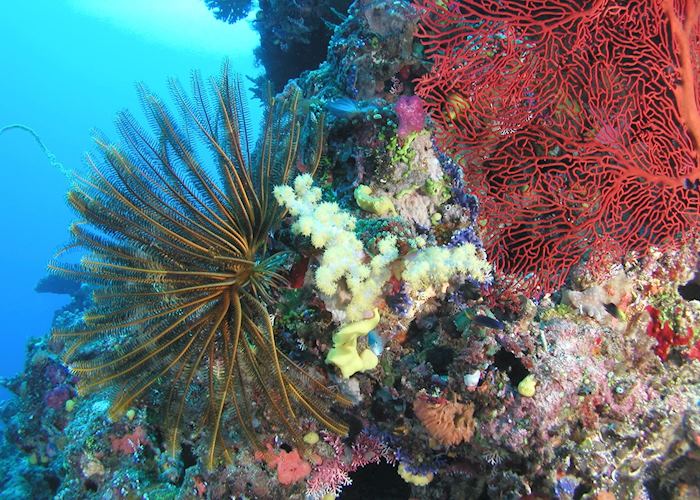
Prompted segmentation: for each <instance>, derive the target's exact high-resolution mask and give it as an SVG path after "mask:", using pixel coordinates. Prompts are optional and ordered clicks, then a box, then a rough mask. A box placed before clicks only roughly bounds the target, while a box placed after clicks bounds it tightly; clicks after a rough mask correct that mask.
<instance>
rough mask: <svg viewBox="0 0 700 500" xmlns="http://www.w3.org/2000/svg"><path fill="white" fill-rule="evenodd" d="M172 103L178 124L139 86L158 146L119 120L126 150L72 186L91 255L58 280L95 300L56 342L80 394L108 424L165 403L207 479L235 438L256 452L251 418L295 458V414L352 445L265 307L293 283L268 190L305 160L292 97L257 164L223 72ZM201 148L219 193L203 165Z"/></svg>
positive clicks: (75, 229) (271, 116) (104, 149)
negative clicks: (204, 451) (196, 429)
mask: <svg viewBox="0 0 700 500" xmlns="http://www.w3.org/2000/svg"><path fill="white" fill-rule="evenodd" d="M171 90H172V96H173V100H174V102H175V103H176V104H177V106H178V108H179V109H178V111H179V112H180V116H181V121H180V122H178V121H176V120H175V119H174V117H173V115H172V114H171V113H170V111H169V110H168V109H167V108H166V107H165V106H164V105H163V104H162V103H161V101H160V100H159V99H158V98H157V97H156V96H154V95H153V94H151V93H150V92H148V90H146V89H145V88H143V87H142V88H141V89H140V94H141V98H142V101H143V103H144V107H145V110H146V113H147V115H148V118H149V120H150V122H151V123H152V124H153V128H154V135H155V136H154V137H150V136H149V135H148V133H147V132H146V131H145V130H144V129H143V128H142V127H141V126H140V125H139V124H137V122H136V121H135V120H134V118H133V117H132V116H131V115H129V114H127V113H123V114H122V115H121V116H120V118H119V121H118V123H117V125H118V128H119V131H120V132H121V136H122V138H123V140H124V142H123V144H122V145H121V146H113V145H110V144H108V143H106V142H105V141H104V140H102V139H98V140H97V144H98V146H99V148H100V153H101V156H102V161H99V162H98V161H96V160H93V159H92V158H90V157H88V163H89V165H90V166H91V167H92V170H93V172H92V176H91V177H89V178H83V177H80V176H78V175H76V176H75V179H76V186H75V187H74V188H73V189H72V190H71V191H70V192H69V194H68V200H69V202H70V204H71V205H72V206H73V208H74V209H75V210H76V211H77V212H78V214H80V216H82V217H83V218H84V222H81V223H76V224H74V225H73V226H72V228H71V232H72V234H73V238H74V242H73V244H72V245H71V246H79V247H83V248H86V249H88V250H89V251H90V253H89V254H88V256H86V257H84V258H83V259H82V261H81V263H80V265H70V264H52V265H51V266H50V267H51V268H52V269H53V270H54V271H56V272H58V273H60V274H64V275H67V276H70V277H73V278H78V279H81V280H83V281H86V282H88V283H91V284H93V285H96V287H97V288H96V291H95V293H94V302H95V304H94V307H93V308H92V310H91V311H90V312H89V314H87V315H86V316H85V318H84V324H83V325H80V326H79V327H77V328H76V329H75V330H73V331H56V332H54V335H55V337H58V338H61V339H64V340H65V341H66V342H67V350H66V352H65V358H66V360H67V361H68V362H69V363H70V366H71V369H72V370H73V372H74V373H76V374H77V375H78V376H79V377H80V390H81V391H83V392H85V391H94V390H102V389H107V390H109V391H110V392H111V393H112V395H113V400H112V406H111V410H110V414H111V416H112V417H117V416H119V415H120V414H122V413H123V412H125V411H126V410H127V409H128V408H129V407H130V406H131V405H132V404H133V403H134V401H135V400H137V398H141V397H145V396H146V395H150V396H152V399H161V398H162V403H163V404H164V407H165V408H164V412H163V413H162V415H163V417H164V425H165V427H166V429H167V431H168V433H169V436H168V447H169V449H170V450H171V452H173V453H175V452H176V450H177V449H178V446H179V440H180V435H181V433H182V429H183V426H185V425H186V424H188V422H190V421H193V420H194V421H195V422H196V421H200V423H201V425H202V426H203V427H204V428H206V429H208V431H209V433H208V434H209V446H208V456H207V458H206V460H205V462H206V464H207V465H208V466H209V467H213V466H214V465H215V463H216V461H217V459H218V458H219V457H221V456H223V457H224V458H226V459H228V458H229V457H228V453H227V451H226V445H227V441H228V440H229V439H230V438H232V437H235V434H234V433H233V429H235V430H236V434H238V435H239V436H241V437H242V436H245V437H246V438H247V439H248V440H249V441H250V442H251V444H252V445H253V446H255V447H256V448H260V443H259V441H258V439H257V436H256V430H255V429H254V428H253V420H254V419H255V420H258V421H262V422H264V421H266V420H271V421H273V422H274V424H275V426H276V427H277V428H279V430H280V431H281V432H283V433H284V434H285V436H286V437H287V438H288V439H289V440H290V442H292V443H294V445H295V446H296V447H299V448H303V447H304V443H303V439H302V434H303V433H302V431H301V425H300V424H299V418H300V415H301V414H302V413H304V414H306V415H308V416H311V417H314V418H316V419H317V420H318V421H319V422H321V423H322V424H323V425H324V426H326V427H327V428H328V429H330V430H332V431H334V432H337V433H341V434H342V433H345V432H346V426H345V425H344V424H343V423H341V422H338V421H336V420H335V419H334V418H333V417H331V416H330V415H329V414H328V412H327V411H326V407H325V404H326V401H329V400H330V401H334V402H336V403H340V404H349V403H348V402H347V400H345V399H344V398H342V397H340V396H338V395H336V394H335V393H333V392H331V391H330V390H329V389H327V388H326V387H325V385H324V384H323V383H321V382H320V381H318V380H315V379H314V378H312V377H311V376H310V375H309V374H307V373H306V372H305V371H304V370H303V369H302V368H301V367H300V366H298V365H297V364H295V363H294V362H293V361H292V360H291V359H289V358H288V357H287V356H285V354H284V353H282V352H280V351H279V349H278V346H277V345H276V340H275V334H274V328H273V324H272V321H271V319H270V315H269V313H268V310H267V307H266V303H270V302H271V299H272V298H273V297H274V295H275V293H276V292H275V290H276V288H278V287H279V286H280V285H282V284H283V283H284V280H283V279H282V277H281V276H280V275H279V274H278V273H277V268H278V267H279V266H280V265H281V264H282V263H283V262H284V260H285V258H286V257H285V255H283V254H272V255H269V253H268V251H267V239H268V234H269V232H270V231H271V230H272V229H273V228H274V226H275V225H276V224H277V223H278V222H279V221H280V220H281V218H282V217H283V216H284V209H283V208H281V207H279V206H278V205H277V204H276V203H275V202H274V199H273V197H272V195H271V192H270V189H271V186H272V185H274V184H273V183H284V182H286V180H287V179H288V177H289V174H290V172H291V171H292V169H293V166H294V165H296V164H297V161H302V158H301V157H300V156H301V155H300V154H299V151H298V143H299V135H300V130H301V127H300V123H299V117H298V116H297V110H296V104H297V96H296V95H291V96H288V97H287V98H283V99H277V100H274V101H273V100H271V101H270V102H269V104H268V110H267V116H266V119H265V126H264V130H263V133H262V136H261V137H262V138H261V140H260V143H259V144H258V148H257V150H256V152H255V154H252V153H251V151H250V148H249V135H250V127H249V124H248V122H247V120H246V119H245V115H246V108H245V106H244V101H243V100H242V97H241V85H240V82H239V81H238V80H237V79H232V78H231V77H230V76H229V74H228V69H227V67H224V70H223V72H222V74H221V76H220V77H219V78H216V79H212V80H211V82H210V86H209V92H207V89H206V87H205V85H204V84H203V83H202V81H201V79H200V78H199V77H198V76H196V75H195V77H194V78H193V80H192V96H191V97H188V96H187V95H186V94H185V92H184V91H183V90H182V88H181V87H180V85H179V84H178V83H177V82H171ZM321 129H322V122H319V123H317V137H316V139H317V140H316V146H315V149H316V150H315V152H314V156H313V157H312V158H309V159H308V160H309V161H308V162H307V165H309V168H310V171H312V172H313V171H314V170H315V168H316V166H317V165H318V162H319V159H320V150H321ZM196 141H199V142H196ZM205 149H206V150H209V152H210V153H211V154H212V155H213V158H214V169H215V170H216V171H217V172H218V174H219V179H220V180H219V182H216V181H215V179H214V178H213V177H212V176H211V175H210V173H209V171H208V170H207V169H206V168H205V166H204V165H203V164H202V163H200V161H199V159H198V156H199V154H201V153H202V152H203V150H205ZM202 394H204V395H205V396H204V397H203V396H202ZM261 399H262V400H263V401H260V400H261ZM230 424H234V425H230Z"/></svg>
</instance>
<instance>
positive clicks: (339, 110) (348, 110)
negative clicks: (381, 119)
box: [326, 97, 375, 117]
mask: <svg viewBox="0 0 700 500" xmlns="http://www.w3.org/2000/svg"><path fill="white" fill-rule="evenodd" d="M326 109H327V110H328V112H329V113H331V114H333V115H335V116H339V117H352V116H355V115H359V114H362V113H366V112H368V111H371V110H373V109H375V106H371V105H364V106H359V105H358V103H357V101H355V100H353V99H350V98H349V97H340V98H338V99H333V100H331V101H328V102H326Z"/></svg>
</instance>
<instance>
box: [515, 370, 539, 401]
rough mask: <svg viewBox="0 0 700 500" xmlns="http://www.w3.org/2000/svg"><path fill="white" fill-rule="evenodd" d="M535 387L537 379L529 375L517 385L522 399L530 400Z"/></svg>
mask: <svg viewBox="0 0 700 500" xmlns="http://www.w3.org/2000/svg"><path fill="white" fill-rule="evenodd" d="M536 387H537V379H536V378H535V376H534V375H532V374H530V375H528V376H527V377H525V378H524V379H522V380H521V381H520V383H519V384H518V392H519V393H520V395H521V396H523V397H526V398H531V397H532V396H534V395H535V388H536Z"/></svg>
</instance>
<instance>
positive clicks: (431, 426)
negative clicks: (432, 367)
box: [413, 390, 476, 446]
mask: <svg viewBox="0 0 700 500" xmlns="http://www.w3.org/2000/svg"><path fill="white" fill-rule="evenodd" d="M413 411H414V413H415V414H416V417H418V420H420V422H421V423H422V424H423V426H424V427H425V428H426V430H427V431H428V434H430V436H431V437H432V438H433V439H435V441H437V442H438V443H440V444H441V445H443V446H454V445H458V444H460V443H463V442H468V441H469V440H470V439H471V438H472V436H473V435H474V428H475V426H476V424H475V422H474V405H473V404H472V403H457V402H455V401H448V400H446V399H442V398H431V397H429V396H428V395H427V394H426V393H425V391H424V390H423V391H421V392H419V393H418V395H417V396H416V399H415V401H414V402H413Z"/></svg>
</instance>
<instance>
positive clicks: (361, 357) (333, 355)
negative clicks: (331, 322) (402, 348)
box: [326, 308, 379, 378]
mask: <svg viewBox="0 0 700 500" xmlns="http://www.w3.org/2000/svg"><path fill="white" fill-rule="evenodd" d="M378 324H379V311H378V310H377V309H376V308H375V309H374V315H373V316H372V317H371V318H370V319H363V320H361V321H356V322H355V323H350V324H348V325H345V326H344V327H342V328H341V329H340V330H338V331H337V332H335V333H334V334H333V348H332V349H331V350H330V351H329V352H328V355H327V356H326V363H332V364H334V365H335V366H337V367H338V368H340V373H342V374H343V377H344V378H350V377H352V376H353V375H354V374H355V373H357V372H362V371H366V370H371V369H373V368H375V367H376V366H377V364H378V363H379V358H377V356H376V355H375V354H374V353H373V352H372V351H371V350H369V349H365V350H363V351H362V352H361V353H358V352H357V338H358V337H361V336H363V335H367V334H368V333H369V332H370V330H372V329H373V328H375V327H376V326H377V325H378Z"/></svg>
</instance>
